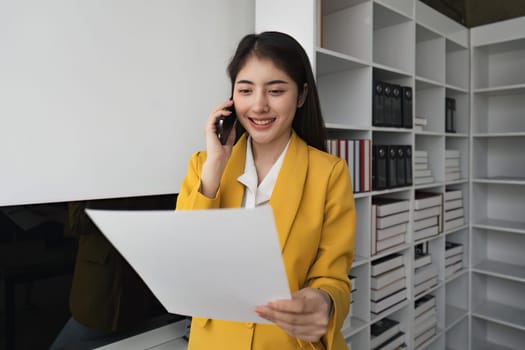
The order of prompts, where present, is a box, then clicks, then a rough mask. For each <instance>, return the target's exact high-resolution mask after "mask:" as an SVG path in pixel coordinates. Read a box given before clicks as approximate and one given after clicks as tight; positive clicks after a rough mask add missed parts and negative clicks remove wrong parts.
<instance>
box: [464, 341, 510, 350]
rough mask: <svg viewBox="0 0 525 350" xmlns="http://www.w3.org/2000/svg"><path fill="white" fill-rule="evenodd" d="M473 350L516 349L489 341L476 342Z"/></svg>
mask: <svg viewBox="0 0 525 350" xmlns="http://www.w3.org/2000/svg"><path fill="white" fill-rule="evenodd" d="M473 349H476V350H516V349H515V348H509V347H506V346H502V345H499V344H495V343H491V342H488V341H479V340H478V341H476V342H475V346H474V347H473Z"/></svg>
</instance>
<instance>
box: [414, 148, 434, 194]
mask: <svg viewBox="0 0 525 350" xmlns="http://www.w3.org/2000/svg"><path fill="white" fill-rule="evenodd" d="M432 182H434V176H433V175H432V171H431V170H430V168H429V166H428V152H427V151H421V150H420V151H414V184H415V185H422V184H427V183H432Z"/></svg>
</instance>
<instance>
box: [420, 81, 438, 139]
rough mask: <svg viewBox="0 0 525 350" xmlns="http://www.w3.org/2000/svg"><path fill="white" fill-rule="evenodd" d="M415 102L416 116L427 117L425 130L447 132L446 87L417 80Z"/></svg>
mask: <svg viewBox="0 0 525 350" xmlns="http://www.w3.org/2000/svg"><path fill="white" fill-rule="evenodd" d="M415 90H416V91H415V94H414V104H415V106H416V108H415V112H416V118H425V119H426V122H427V125H425V126H423V131H433V132H439V133H444V132H445V88H444V87H443V86H437V85H433V84H429V83H428V82H425V81H422V80H416V89H415Z"/></svg>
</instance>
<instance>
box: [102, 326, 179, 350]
mask: <svg viewBox="0 0 525 350" xmlns="http://www.w3.org/2000/svg"><path fill="white" fill-rule="evenodd" d="M186 326H187V321H186V320H181V321H178V322H174V323H170V324H168V325H166V326H162V327H159V328H156V329H152V330H150V331H147V332H144V333H141V334H138V335H135V336H133V337H129V338H126V339H122V340H120V341H117V342H115V343H112V344H108V345H105V346H102V347H100V348H97V350H167V349H170V350H186V349H187V347H188V343H187V342H186V340H184V339H183V338H182V336H184V334H185V332H186Z"/></svg>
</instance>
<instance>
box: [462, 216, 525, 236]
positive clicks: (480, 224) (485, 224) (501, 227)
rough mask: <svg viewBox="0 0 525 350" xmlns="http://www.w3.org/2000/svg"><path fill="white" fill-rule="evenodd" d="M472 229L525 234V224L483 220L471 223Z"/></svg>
mask: <svg viewBox="0 0 525 350" xmlns="http://www.w3.org/2000/svg"><path fill="white" fill-rule="evenodd" d="M472 227H475V228H482V229H489V230H497V231H504V232H505V231H506V232H513V233H520V234H525V222H520V221H510V220H497V219H484V220H477V221H475V222H473V223H472Z"/></svg>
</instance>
